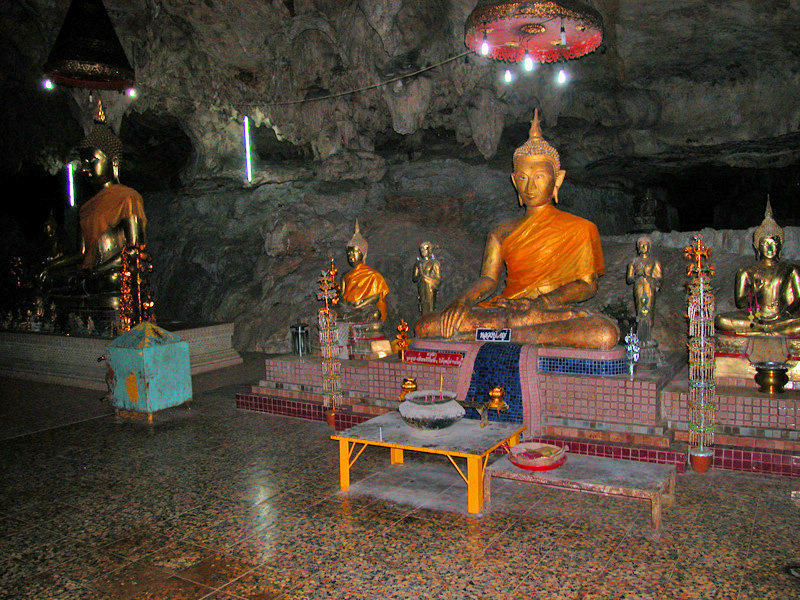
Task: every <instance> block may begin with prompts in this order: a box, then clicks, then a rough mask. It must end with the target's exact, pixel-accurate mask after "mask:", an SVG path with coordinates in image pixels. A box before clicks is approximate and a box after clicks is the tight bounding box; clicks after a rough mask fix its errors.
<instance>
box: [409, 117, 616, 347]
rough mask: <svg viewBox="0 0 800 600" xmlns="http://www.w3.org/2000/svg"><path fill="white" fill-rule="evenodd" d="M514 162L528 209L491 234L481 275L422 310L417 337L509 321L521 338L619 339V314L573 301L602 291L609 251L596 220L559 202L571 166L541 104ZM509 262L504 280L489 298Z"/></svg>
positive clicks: (582, 343)
mask: <svg viewBox="0 0 800 600" xmlns="http://www.w3.org/2000/svg"><path fill="white" fill-rule="evenodd" d="M513 162H514V171H513V173H512V175H511V181H512V183H513V185H514V188H515V189H516V191H517V198H518V201H519V204H520V206H523V207H525V215H524V216H523V217H521V218H519V219H514V220H511V221H507V222H504V223H501V224H500V225H498V226H497V227H495V228H494V229H493V230H492V231H491V232H490V233H489V236H488V238H487V240H486V247H485V249H484V254H483V265H482V267H481V276H480V278H479V279H478V280H477V281H476V282H475V283H473V284H472V285H471V286H470V287H469V288H468V289H467V290H466V291H465V292H464V293H463V294H462V295H461V296H460V297H459V298H457V299H456V300H455V301H454V302H452V303H451V304H450V305H449V306H448V307H447V308H445V309H444V310H443V311H441V312H439V313H430V314H428V315H424V316H423V317H422V318H421V319H420V320H419V321H418V322H417V324H416V327H415V328H416V333H417V336H418V337H442V338H445V339H451V340H459V341H460V340H471V339H474V336H475V329H476V328H478V327H487V328H494V329H501V328H511V329H512V341H515V342H522V343H532V344H541V345H558V346H570V347H575V348H595V349H609V348H611V347H613V346H614V345H616V343H617V341H618V339H619V328H618V327H617V324H616V323H615V322H614V321H612V320H611V319H609V318H608V317H605V316H604V315H601V314H598V313H593V312H590V311H588V310H584V309H580V308H577V307H574V306H571V305H570V304H571V303H574V302H581V301H583V300H588V299H589V298H591V297H592V296H594V295H595V294H596V293H597V279H598V276H599V275H601V274H602V273H603V272H604V270H605V265H604V261H603V252H602V248H601V246H600V236H599V234H598V231H597V227H596V226H595V225H594V224H593V223H591V222H590V221H587V220H586V219H583V218H581V217H578V216H575V215H572V214H570V213H566V212H563V211H560V210H558V209H557V208H556V207H555V206H554V205H553V201H554V200H555V202H558V188H559V187H560V186H561V183H562V182H563V181H564V175H565V172H564V171H563V170H561V161H560V157H559V155H558V152H557V151H556V149H555V148H553V147H552V146H551V145H550V144H549V143H547V141H545V140H544V139H543V138H542V132H541V127H540V125H539V115H538V111H536V113H535V114H534V119H533V121H532V123H531V128H530V132H529V139H528V141H526V142H525V143H524V144H523V145H522V146H520V147H519V148H517V149H516V151H515V152H514V157H513ZM504 265H505V268H506V286H505V288H504V289H503V291H502V292H501V293H500V295H499V296H497V297H495V298H493V299H491V300H488V301H486V299H487V298H488V297H489V296H490V295H491V294H492V293H493V292H494V291H495V290H496V289H497V287H498V285H499V283H500V276H501V274H502V270H503V266H504Z"/></svg>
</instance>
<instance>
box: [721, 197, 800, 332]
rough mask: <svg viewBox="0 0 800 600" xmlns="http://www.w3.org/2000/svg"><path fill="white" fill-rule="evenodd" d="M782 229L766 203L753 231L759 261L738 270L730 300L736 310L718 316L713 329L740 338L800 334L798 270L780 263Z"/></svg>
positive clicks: (799, 272)
mask: <svg viewBox="0 0 800 600" xmlns="http://www.w3.org/2000/svg"><path fill="white" fill-rule="evenodd" d="M782 247H783V229H782V228H781V227H780V226H779V225H778V223H776V222H775V219H773V218H772V207H771V206H770V204H769V200H768V201H767V208H766V211H765V213H764V220H763V221H762V223H761V225H759V226H758V228H756V230H755V231H754V232H753V248H755V251H756V254H757V257H758V261H757V262H756V263H754V264H752V265H750V266H748V267H744V268H742V269H739V271H738V272H737V273H736V277H735V279H734V289H733V299H734V304H735V305H736V308H737V309H738V310H735V311H731V312H726V313H720V314H719V315H717V317H716V319H715V323H714V324H715V326H716V328H717V330H718V331H720V332H722V333H733V334H737V335H742V336H763V335H774V336H778V335H788V336H795V335H798V334H800V269H798V267H797V266H796V265H793V264H791V263H787V262H784V261H781V260H780V256H781V248H782Z"/></svg>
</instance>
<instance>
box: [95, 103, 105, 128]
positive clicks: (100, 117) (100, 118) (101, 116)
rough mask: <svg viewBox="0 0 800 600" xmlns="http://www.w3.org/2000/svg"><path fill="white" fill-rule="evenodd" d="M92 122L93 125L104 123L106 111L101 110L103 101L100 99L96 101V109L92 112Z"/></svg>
mask: <svg viewBox="0 0 800 600" xmlns="http://www.w3.org/2000/svg"><path fill="white" fill-rule="evenodd" d="M94 122H95V123H105V122H106V111H105V110H103V101H102V100H100V99H98V100H97V108H96V109H95V111H94Z"/></svg>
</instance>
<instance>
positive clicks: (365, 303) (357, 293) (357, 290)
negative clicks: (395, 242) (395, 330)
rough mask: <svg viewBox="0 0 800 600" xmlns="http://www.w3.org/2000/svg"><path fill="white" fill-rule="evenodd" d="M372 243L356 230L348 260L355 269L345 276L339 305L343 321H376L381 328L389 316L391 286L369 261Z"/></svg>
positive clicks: (338, 313) (350, 243)
mask: <svg viewBox="0 0 800 600" xmlns="http://www.w3.org/2000/svg"><path fill="white" fill-rule="evenodd" d="M368 250H369V244H367V240H365V239H364V236H362V235H361V232H360V231H359V227H358V221H356V230H355V233H354V234H353V237H352V238H351V239H350V241H349V242H348V243H347V262H348V263H349V264H350V266H351V267H352V269H351V270H350V271H348V272H347V273H345V275H344V277H343V278H342V293H341V300H342V301H341V302H339V304H338V305H337V306H336V312H337V315H338V317H339V320H340V321H346V322H350V323H375V325H376V328H380V325H381V323H383V321H385V320H386V296H387V294H388V293H389V286H388V285H387V284H386V280H385V279H384V278H383V275H381V274H380V273H379V272H378V271H377V270H376V269H373V268H372V267H370V266H368V265H366V264H365V263H364V261H365V260H366V258H367V251H368Z"/></svg>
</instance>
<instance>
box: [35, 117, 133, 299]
mask: <svg viewBox="0 0 800 600" xmlns="http://www.w3.org/2000/svg"><path fill="white" fill-rule="evenodd" d="M79 151H80V156H81V169H82V170H83V172H84V173H85V174H86V175H87V177H88V179H89V182H90V183H91V184H92V186H93V187H94V188H95V189H96V190H97V192H96V194H95V195H94V196H93V197H92V198H91V199H90V200H88V201H87V202H85V203H84V204H83V205H82V206H81V208H80V213H79V214H80V225H81V238H82V240H81V241H82V250H81V252H80V253H79V254H73V255H68V256H61V257H58V258H56V259H55V260H51V261H49V262H48V263H46V264H45V267H44V270H43V271H42V273H41V275H40V279H41V281H42V287H43V289H44V291H45V292H46V294H47V295H48V296H49V297H50V298H52V299H53V300H55V301H56V303H59V301H60V302H63V303H66V304H74V303H75V302H77V301H80V302H81V303H82V304H83V305H85V306H86V307H88V308H92V307H97V308H115V309H116V308H119V301H120V284H121V268H122V259H121V255H122V251H123V249H124V248H125V246H126V245H128V246H138V245H140V244H143V243H144V232H145V225H146V224H147V218H146V217H145V214H144V204H143V202H142V197H141V195H140V194H139V193H138V192H137V191H136V190H134V189H132V188H129V187H127V186H124V185H122V184H120V182H119V178H118V177H119V162H120V158H121V156H122V142H121V141H120V139H119V138H118V137H117V136H116V135H115V134H114V132H113V131H112V130H111V128H110V127H109V126H108V125H107V124H106V122H105V114H104V112H103V106H102V104H101V103H100V102H99V101H98V105H97V113H96V115H95V127H94V129H93V130H92V131H91V132H90V133H89V135H87V136H86V138H85V139H84V141H83V142H82V143H81V146H80V148H79Z"/></svg>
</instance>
